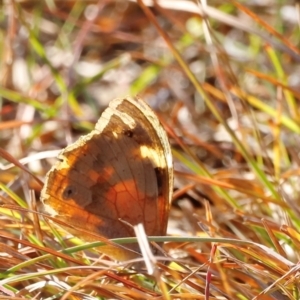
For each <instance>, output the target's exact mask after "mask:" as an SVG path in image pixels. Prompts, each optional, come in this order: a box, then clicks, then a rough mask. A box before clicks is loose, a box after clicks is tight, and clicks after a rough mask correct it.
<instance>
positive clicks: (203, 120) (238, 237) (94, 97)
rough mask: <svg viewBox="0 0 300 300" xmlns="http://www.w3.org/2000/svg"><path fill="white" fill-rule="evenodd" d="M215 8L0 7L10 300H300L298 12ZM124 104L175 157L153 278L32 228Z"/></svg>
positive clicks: (41, 224)
mask: <svg viewBox="0 0 300 300" xmlns="http://www.w3.org/2000/svg"><path fill="white" fill-rule="evenodd" d="M203 2H204V1H203ZM209 2H210V3H209V5H210V7H205V6H203V5H204V4H203V5H199V6H197V5H195V4H194V3H193V2H192V1H183V0H173V1H172V0H169V1H166V0H161V1H157V3H158V4H160V5H158V4H155V5H154V7H149V6H146V1H144V2H143V1H142V0H138V1H125V0H124V1H115V0H106V1H98V2H96V1H88V0H86V1H33V0H31V1H30V0H28V1H18V0H10V1H6V2H5V4H2V8H1V10H0V15H1V27H0V33H1V38H2V43H1V51H0V54H1V55H0V59H1V65H0V66H1V72H0V80H1V84H0V95H1V101H0V105H1V107H0V117H1V121H0V129H1V134H0V150H1V151H0V154H1V157H2V158H1V160H0V163H1V166H2V171H0V187H1V190H2V191H1V194H0V195H1V198H0V200H1V204H2V206H1V207H0V224H1V229H0V299H24V298H28V299H152V298H154V299H214V298H216V299H267V300H268V299H300V295H299V275H298V274H299V272H298V264H297V262H298V260H299V245H300V235H299V229H300V222H299V219H300V218H299V216H300V209H299V207H300V205H299V204H300V193H299V192H300V189H299V175H300V168H299V166H300V158H299V153H300V146H299V145H300V138H299V133H300V121H299V120H300V118H299V116H300V111H299V108H298V107H299V105H298V101H299V100H300V90H299V87H300V79H299V61H300V53H299V49H298V48H299V42H300V38H299V37H300V35H299V28H300V27H299V26H300V24H299V19H297V14H296V13H295V16H294V15H293V12H298V16H299V7H298V6H297V4H295V3H293V2H292V1H291V3H290V4H289V5H290V6H289V5H288V4H287V3H283V4H282V2H280V1H275V0H274V1H268V4H267V5H266V6H255V5H254V1H244V2H243V4H241V2H235V1H226V2H225V1H209ZM289 8H292V11H288V9H289ZM205 16H206V17H205ZM126 94H133V95H135V94H140V95H141V96H142V97H143V98H144V99H145V100H146V101H147V102H148V103H149V104H150V105H151V106H152V107H153V108H154V109H155V110H156V111H157V113H158V115H159V117H160V119H161V121H162V123H163V124H164V126H165V128H166V130H167V132H168V134H169V137H170V142H171V145H172V149H173V156H174V167H175V191H174V200H173V205H172V209H171V212H170V220H169V229H168V236H167V237H156V238H153V239H152V240H154V241H156V242H160V241H165V242H166V243H165V246H164V251H165V256H163V254H162V255H160V256H159V257H157V258H156V259H155V258H152V260H150V263H151V264H152V266H153V265H154V273H153V274H149V272H146V270H143V269H140V268H137V269H133V268H131V267H130V266H128V264H127V263H116V262H113V261H111V260H109V259H108V258H107V257H105V256H101V255H99V253H98V250H99V248H97V247H96V246H99V245H100V244H101V243H100V242H99V243H93V244H87V243H84V242H82V241H79V240H77V239H75V238H70V236H69V235H68V234H66V233H63V232H61V231H60V229H57V228H56V227H55V226H53V225H52V223H51V222H49V220H48V219H47V218H44V219H43V218H42V215H41V214H39V213H37V211H38V209H37V207H38V206H39V200H38V199H39V193H40V189H41V181H43V178H44V176H45V173H46V172H47V170H49V168H50V166H51V165H52V164H53V162H54V161H55V160H54V159H53V157H54V156H55V155H56V153H57V149H61V148H62V147H65V146H66V145H67V144H69V143H70V142H71V141H73V140H75V139H76V138H77V137H78V136H80V135H82V134H84V133H86V132H88V131H89V130H90V129H91V128H93V124H94V123H95V121H96V120H97V119H98V117H99V115H100V112H101V111H102V110H103V109H104V108H105V107H106V106H107V103H108V102H109V101H110V100H112V99H113V98H115V97H121V96H124V95H126ZM19 162H21V163H22V164H20V163H19ZM9 163H12V166H16V167H11V166H10V165H8V164H9ZM23 165H24V166H23ZM29 174H31V175H29ZM32 175H34V176H36V178H34V177H33V176H32ZM126 241H127V240H126V239H123V240H122V239H121V241H118V242H121V243H124V242H126ZM143 259H144V258H141V259H140V261H143Z"/></svg>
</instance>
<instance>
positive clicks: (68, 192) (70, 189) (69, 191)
mask: <svg viewBox="0 0 300 300" xmlns="http://www.w3.org/2000/svg"><path fill="white" fill-rule="evenodd" d="M76 193H77V189H76V187H75V186H73V185H68V186H67V187H66V188H65V190H64V191H63V194H62V196H63V199H64V200H69V199H70V198H72V197H74V195H76Z"/></svg>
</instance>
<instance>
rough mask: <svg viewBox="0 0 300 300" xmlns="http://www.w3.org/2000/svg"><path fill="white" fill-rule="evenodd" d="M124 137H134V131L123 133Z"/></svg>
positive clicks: (128, 130)
mask: <svg viewBox="0 0 300 300" xmlns="http://www.w3.org/2000/svg"><path fill="white" fill-rule="evenodd" d="M123 133H124V135H126V136H128V137H129V138H131V137H133V131H132V130H130V129H127V130H124V131H123Z"/></svg>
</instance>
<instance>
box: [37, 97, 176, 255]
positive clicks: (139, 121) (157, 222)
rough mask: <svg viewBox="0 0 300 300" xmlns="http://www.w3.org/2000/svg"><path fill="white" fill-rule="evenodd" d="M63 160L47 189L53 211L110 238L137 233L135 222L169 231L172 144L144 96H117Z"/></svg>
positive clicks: (160, 231) (44, 195)
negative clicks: (93, 126)
mask: <svg viewBox="0 0 300 300" xmlns="http://www.w3.org/2000/svg"><path fill="white" fill-rule="evenodd" d="M59 160H60V161H59V162H58V163H57V164H56V165H55V166H54V167H53V168H52V169H51V170H50V171H49V173H48V175H47V178H46V183H45V185H44V188H43V190H42V193H41V199H42V201H43V202H44V205H45V210H46V211H47V212H48V213H50V214H52V215H53V216H55V217H56V218H59V219H61V220H63V221H65V222H67V223H68V224H70V225H72V226H74V227H76V228H79V229H83V230H84V231H85V232H92V233H95V234H99V235H101V236H104V237H106V238H118V237H129V236H134V232H133V229H132V227H131V226H130V225H136V224H138V223H143V225H144V227H145V230H146V233H147V234H148V235H164V234H165V233H166V227H167V220H168V211H169V205H170V200H171V199H170V198H171V195H172V194H171V193H172V189H173V169H172V156H171V150H170V145H169V142H168V138H167V135H166V133H165V131H164V129H163V128H162V126H161V124H160V122H159V120H158V118H157V116H156V115H155V114H154V112H153V111H152V110H151V109H150V108H149V106H147V105H146V104H145V103H144V102H143V100H141V99H139V98H130V97H128V98H125V99H115V100H113V101H111V103H110V105H109V107H108V108H107V109H106V110H105V111H104V112H103V114H102V116H101V117H100V119H99V121H98V123H97V124H96V127H95V129H94V130H93V131H92V132H91V133H89V134H87V135H85V136H83V137H81V138H80V139H79V140H78V141H77V142H75V143H74V144H72V145H69V146H68V147H66V148H65V149H64V150H63V151H62V152H61V153H60V155H59ZM121 220H122V221H125V222H122V221H121ZM126 222H127V224H126ZM129 224H130V225H129ZM79 237H82V238H86V236H80V235H79ZM88 240H91V239H90V238H89V239H88ZM131 248H132V249H134V250H136V249H137V248H136V245H135V246H133V245H131ZM108 254H109V253H108Z"/></svg>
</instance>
